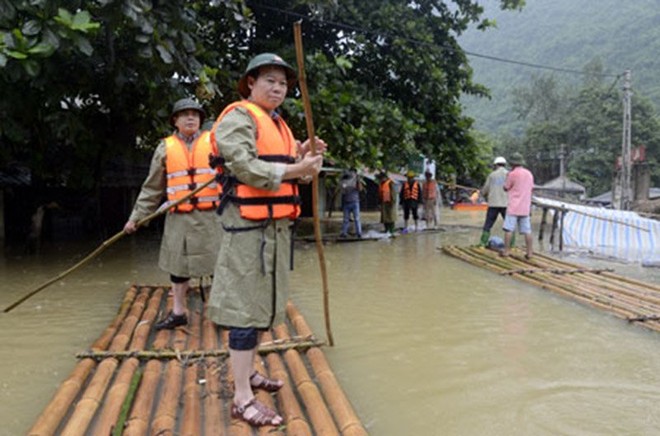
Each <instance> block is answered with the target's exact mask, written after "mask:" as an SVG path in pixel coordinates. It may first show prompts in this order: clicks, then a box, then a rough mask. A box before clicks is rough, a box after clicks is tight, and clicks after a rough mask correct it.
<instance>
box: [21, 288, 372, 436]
mask: <svg viewBox="0 0 660 436" xmlns="http://www.w3.org/2000/svg"><path fill="white" fill-rule="evenodd" d="M168 290H169V288H168V287H163V286H161V287H159V286H132V287H130V288H129V289H128V291H127V292H126V295H125V297H124V300H123V302H122V304H121V306H120V308H119V311H118V313H117V316H116V317H115V319H114V320H113V321H112V322H111V323H110V325H109V326H108V327H107V328H106V329H105V331H104V332H103V333H102V334H101V336H100V337H99V338H98V339H97V340H96V341H95V342H94V343H93V344H92V345H91V347H90V349H89V350H87V351H84V352H81V353H78V355H77V358H78V359H79V362H78V364H77V365H76V366H75V368H74V369H73V371H72V372H71V374H70V375H69V377H68V378H67V379H66V380H65V381H64V382H63V383H62V384H61V385H60V387H59V388H58V390H57V392H56V393H55V395H54V397H53V398H52V400H51V401H50V403H49V404H48V405H47V406H46V408H45V409H44V410H43V412H42V413H41V415H40V416H39V417H38V418H37V420H36V422H35V424H34V425H33V426H32V428H31V429H30V430H29V432H28V434H29V435H53V434H57V435H85V434H90V435H92V434H93V435H120V434H124V435H145V434H151V435H174V434H177V435H194V436H198V435H224V434H227V435H253V434H259V435H265V434H269V435H270V434H273V435H284V434H295V435H349V436H358V435H366V434H367V432H366V430H365V428H364V426H363V425H362V423H361V422H360V420H359V418H358V417H357V415H356V413H355V411H354V410H353V408H352V406H351V404H350V402H349V401H348V399H347V398H346V395H345V394H344V392H343V389H342V388H341V386H340V385H339V383H338V381H337V379H336V378H335V376H334V374H333V372H332V370H331V368H330V366H329V364H328V362H327V360H326V358H325V355H324V353H323V351H322V350H321V348H320V346H321V345H323V344H322V343H320V342H319V341H317V340H316V339H315V338H314V335H313V334H312V331H311V330H310V328H309V326H308V325H307V322H306V321H305V319H304V318H303V316H302V315H301V314H300V312H299V311H298V310H297V309H296V307H295V306H294V305H293V304H292V303H289V305H288V307H287V322H286V324H284V325H282V326H279V327H278V328H276V329H274V330H272V331H270V332H266V333H265V334H264V338H263V342H262V343H261V344H260V346H259V348H258V352H257V355H256V356H255V367H256V368H257V370H258V371H259V372H260V373H262V374H264V375H267V376H269V377H273V378H277V379H280V380H283V381H284V386H283V387H282V388H281V389H280V390H279V391H278V393H277V394H274V395H270V394H268V393H265V392H262V391H256V392H255V394H256V396H257V398H258V399H259V400H260V401H262V402H263V403H265V404H267V405H269V406H270V407H272V408H275V409H276V410H278V412H279V414H280V415H282V417H283V418H284V423H283V425H282V426H279V427H278V428H274V427H272V426H266V427H262V428H260V429H252V428H251V427H250V426H249V425H248V424H246V423H245V422H242V421H240V420H237V419H232V418H231V416H230V413H229V410H230V407H231V402H232V395H233V380H232V378H231V371H229V365H230V361H229V359H228V358H227V357H228V351H227V342H228V332H227V331H226V330H224V329H220V328H218V327H216V326H215V324H214V323H213V322H211V321H210V320H208V319H206V318H205V317H204V315H203V314H204V310H202V308H203V304H202V302H201V298H199V297H200V294H199V292H192V291H189V293H188V294H189V296H188V314H189V316H188V319H189V323H188V325H187V326H186V327H185V328H183V327H179V328H177V329H175V330H173V331H170V330H161V331H158V332H156V331H155V330H154V329H153V328H152V325H153V323H154V322H155V321H156V320H157V319H159V318H160V316H162V315H163V314H164V313H166V312H167V311H168V310H169V309H170V307H171V300H172V299H171V298H167V293H168Z"/></svg>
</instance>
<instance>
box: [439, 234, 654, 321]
mask: <svg viewBox="0 0 660 436" xmlns="http://www.w3.org/2000/svg"><path fill="white" fill-rule="evenodd" d="M442 251H443V252H445V253H447V254H449V255H451V256H453V257H456V258H458V259H462V260H464V261H466V262H468V263H471V264H473V265H476V266H479V267H482V268H486V269H488V270H491V271H494V272H497V273H499V274H501V275H507V276H510V277H513V278H516V279H518V280H521V281H523V282H526V283H530V284H532V285H535V286H539V287H541V288H543V289H547V290H549V291H553V292H556V293H557V294H560V295H563V296H565V297H569V298H571V299H574V300H577V301H578V302H580V303H583V304H586V305H589V306H593V307H596V308H598V309H601V310H605V311H607V312H609V313H611V314H613V315H614V316H616V317H619V318H622V319H625V320H626V321H628V322H629V323H635V324H637V325H641V326H643V327H645V328H647V329H650V330H655V331H660V286H656V285H653V284H650V283H645V282H642V281H639V280H634V279H631V278H627V277H623V276H620V275H617V274H614V273H613V272H612V270H610V269H590V268H583V267H581V266H579V265H576V264H572V263H569V262H564V261H562V260H559V259H555V258H553V257H550V256H546V255H543V254H540V253H535V254H534V256H533V257H532V258H531V259H529V260H527V259H525V257H524V256H523V253H522V251H520V250H513V251H512V255H511V256H509V257H500V256H499V253H498V252H496V251H493V250H489V249H486V248H483V247H457V246H445V247H442Z"/></svg>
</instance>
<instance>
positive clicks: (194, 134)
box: [124, 98, 220, 330]
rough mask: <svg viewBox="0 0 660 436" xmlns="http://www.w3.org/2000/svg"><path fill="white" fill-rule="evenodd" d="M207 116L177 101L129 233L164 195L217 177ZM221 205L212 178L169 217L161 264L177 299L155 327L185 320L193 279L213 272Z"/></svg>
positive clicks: (179, 194)
mask: <svg viewBox="0 0 660 436" xmlns="http://www.w3.org/2000/svg"><path fill="white" fill-rule="evenodd" d="M204 117H205V113H204V109H202V106H200V104H199V103H197V102H196V101H194V100H192V99H189V98H184V99H181V100H179V101H177V102H176V103H174V107H173V108H172V114H171V116H170V124H171V125H172V126H173V127H174V128H175V129H176V131H175V132H174V133H173V134H172V135H170V136H168V137H167V138H165V139H163V140H162V141H160V143H159V144H158V146H157V147H156V150H155V151H154V155H153V158H152V159H151V166H150V168H149V175H148V176H147V178H146V179H145V181H144V183H143V185H142V189H141V191H140V194H139V196H138V198H137V200H136V202H135V206H134V207H133V212H132V213H131V216H130V217H129V218H128V221H127V222H126V224H125V225H124V231H125V232H126V233H133V232H135V231H136V230H137V223H138V221H140V220H141V219H143V218H146V217H147V216H148V215H150V214H152V213H153V212H155V211H156V210H157V209H158V206H159V205H160V203H161V200H162V198H163V196H165V195H166V196H167V200H168V202H169V203H173V202H175V201H176V200H178V199H181V198H183V197H185V196H186V195H187V194H189V193H190V192H192V191H194V190H195V188H196V187H197V186H199V185H201V184H204V183H205V182H207V181H209V180H211V179H213V178H214V175H215V171H214V170H213V169H212V168H211V167H210V166H209V154H210V153H211V152H212V150H211V142H210V133H209V132H200V126H201V124H202V122H203V121H204ZM218 204H219V195H218V187H217V184H216V183H215V182H212V183H211V184H210V185H209V186H208V187H207V188H204V189H203V190H201V191H200V192H198V193H197V194H195V196H194V197H193V198H191V199H189V200H186V201H185V202H183V203H182V204H180V205H179V206H177V207H176V208H172V210H170V211H169V212H168V213H167V215H166V217H165V230H164V232H163V238H162V240H161V245H160V255H159V259H158V266H160V268H161V269H163V270H165V271H167V272H168V273H170V280H171V282H172V294H173V298H174V299H173V305H172V311H171V312H170V313H169V314H168V315H167V316H166V317H165V318H164V319H162V320H161V321H159V322H157V323H156V324H155V328H156V329H157V330H160V329H172V328H175V327H177V326H180V325H185V324H187V323H188V318H187V316H186V312H185V310H186V307H185V298H186V292H187V291H188V287H189V282H190V278H191V277H199V278H201V277H204V276H210V275H212V274H213V269H214V266H215V260H216V258H217V255H218V250H219V249H220V239H219V237H220V231H219V229H218V224H217V215H216V214H215V209H216V207H217V206H218Z"/></svg>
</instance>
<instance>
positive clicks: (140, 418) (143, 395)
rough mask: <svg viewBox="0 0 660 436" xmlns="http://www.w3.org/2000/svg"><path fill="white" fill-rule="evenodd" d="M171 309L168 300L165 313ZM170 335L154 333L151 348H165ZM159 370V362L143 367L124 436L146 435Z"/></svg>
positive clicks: (170, 303) (170, 302)
mask: <svg viewBox="0 0 660 436" xmlns="http://www.w3.org/2000/svg"><path fill="white" fill-rule="evenodd" d="M171 308H172V299H171V298H168V301H167V304H166V306H165V311H166V312H167V311H169V310H171ZM171 335H172V332H171V331H170V330H160V331H159V332H158V333H156V337H155V338H154V342H153V344H152V348H153V349H156V350H158V349H162V348H165V347H166V346H167V344H168V343H169V341H170V336H171ZM161 369H162V364H161V362H160V361H159V360H150V361H149V362H147V364H146V365H145V366H144V370H143V372H142V382H141V383H140V386H139V387H138V390H137V393H136V394H135V400H134V401H133V407H132V408H131V413H130V414H129V417H128V420H127V421H126V427H125V428H124V435H125V436H137V435H140V436H141V435H145V434H147V430H148V429H149V420H150V417H151V409H152V408H153V402H154V399H155V394H156V391H157V389H158V382H159V380H160V377H161Z"/></svg>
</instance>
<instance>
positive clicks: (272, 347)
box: [76, 339, 325, 360]
mask: <svg viewBox="0 0 660 436" xmlns="http://www.w3.org/2000/svg"><path fill="white" fill-rule="evenodd" d="M322 345H325V342H321V341H318V340H316V339H310V340H287V341H283V342H281V343H279V342H274V343H271V344H264V345H260V346H259V347H258V348H257V352H258V354H267V353H273V352H278V351H286V350H291V349H294V350H301V351H305V350H307V349H309V348H313V347H320V346H322ZM76 357H78V358H79V359H87V358H92V359H96V360H102V359H105V358H108V357H113V358H115V359H120V360H121V359H130V358H136V359H139V360H151V359H161V360H169V359H194V358H200V357H229V351H228V350H227V349H224V348H223V349H214V350H183V351H172V350H155V351H150V350H143V351H137V350H127V351H81V352H79V353H76Z"/></svg>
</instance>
